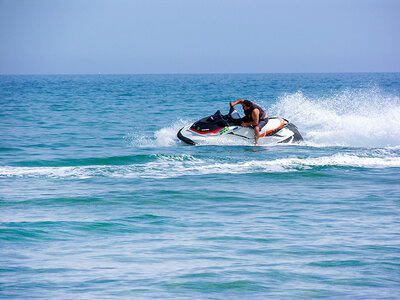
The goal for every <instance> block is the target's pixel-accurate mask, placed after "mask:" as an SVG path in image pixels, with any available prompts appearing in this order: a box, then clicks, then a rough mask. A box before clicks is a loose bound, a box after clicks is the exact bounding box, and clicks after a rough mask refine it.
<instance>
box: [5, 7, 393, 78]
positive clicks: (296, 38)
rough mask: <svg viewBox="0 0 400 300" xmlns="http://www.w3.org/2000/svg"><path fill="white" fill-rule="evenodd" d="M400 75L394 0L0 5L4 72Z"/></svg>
mask: <svg viewBox="0 0 400 300" xmlns="http://www.w3.org/2000/svg"><path fill="white" fill-rule="evenodd" d="M303 72H304V73H309V72H316V73H320V72H400V0H335V1H332V0H0V74H99V73H101V74H158V73H167V74H170V73H303Z"/></svg>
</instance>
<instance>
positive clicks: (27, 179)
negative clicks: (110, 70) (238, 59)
mask: <svg viewBox="0 0 400 300" xmlns="http://www.w3.org/2000/svg"><path fill="white" fill-rule="evenodd" d="M238 98H243V99H249V100H252V101H253V102H255V103H257V104H259V105H260V106H262V107H263V108H265V109H266V111H267V112H268V114H269V115H270V116H281V117H285V118H286V119H288V120H290V121H291V122H292V123H294V124H295V125H296V126H297V127H298V129H299V131H300V132H301V134H302V135H303V137H304V142H303V143H301V144H292V145H270V146H262V145H259V146H254V145H253V144H252V143H251V141H243V142H241V143H237V142H235V143H229V142H227V143H225V142H221V143H220V144H219V143H213V144H212V143H210V144H207V143H206V144H203V145H199V146H189V145H186V144H184V143H183V142H181V141H180V140H179V139H178V138H177V137H176V133H177V131H178V130H179V129H180V128H181V127H183V126H185V125H187V124H190V123H193V122H194V121H196V120H198V119H200V118H202V117H205V116H207V115H211V114H213V113H214V112H215V111H217V110H221V112H222V113H224V114H226V113H227V112H228V110H229V102H230V101H234V100H236V99H238ZM0 105H1V110H0V141H1V142H0V209H1V210H0V211H1V212H0V298H4V299H10V298H13V299H28V298H29V299H33V298H41V299H113V298H118V299H119V298H124V299H150V298H156V299H157V298H159V299H168V298H169V299H189V298H190V299H191V298H195V299H240V298H248V299H309V298H330V299H343V298H346V299H349V298H350V299H351V298H353V299H378V298H379V299H399V298H400V73H354V74H352V73H345V74H198V75H183V74H176V75H48V76H47V75H46V76H45V75H32V76H30V75H2V76H0ZM239 106H240V105H239ZM238 110H239V111H241V109H240V108H239V109H238Z"/></svg>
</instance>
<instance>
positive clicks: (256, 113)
mask: <svg viewBox="0 0 400 300" xmlns="http://www.w3.org/2000/svg"><path fill="white" fill-rule="evenodd" d="M259 116H260V111H259V110H258V109H257V108H256V109H253V112H252V113H251V117H252V118H253V121H252V122H243V123H242V126H243V127H245V126H256V125H258V120H259Z"/></svg>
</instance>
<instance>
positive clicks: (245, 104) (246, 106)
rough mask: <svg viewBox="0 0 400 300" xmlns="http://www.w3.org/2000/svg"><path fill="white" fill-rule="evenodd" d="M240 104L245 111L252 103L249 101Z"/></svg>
mask: <svg viewBox="0 0 400 300" xmlns="http://www.w3.org/2000/svg"><path fill="white" fill-rule="evenodd" d="M241 104H242V107H243V109H244V110H247V109H249V108H251V107H252V106H253V102H251V101H250V100H243V102H242V103H241Z"/></svg>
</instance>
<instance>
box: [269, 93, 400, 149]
mask: <svg viewBox="0 0 400 300" xmlns="http://www.w3.org/2000/svg"><path fill="white" fill-rule="evenodd" d="M271 110H272V111H273V113H275V114H277V115H283V116H286V118H288V119H289V120H291V122H294V123H295V124H297V126H298V127H299V128H301V130H302V134H303V137H304V139H305V142H306V143H307V144H310V145H319V146H348V147H388V146H399V145H400V99H399V97H398V96H396V95H385V94H384V93H382V92H381V91H379V89H377V88H376V89H371V90H357V89H354V90H352V89H347V90H345V91H342V92H339V93H337V94H335V95H333V96H331V97H328V98H324V97H321V98H309V97H307V96H304V95H303V94H302V93H301V92H298V93H294V94H287V95H285V96H282V97H280V98H279V100H278V101H277V103H275V104H273V105H272V107H271Z"/></svg>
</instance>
